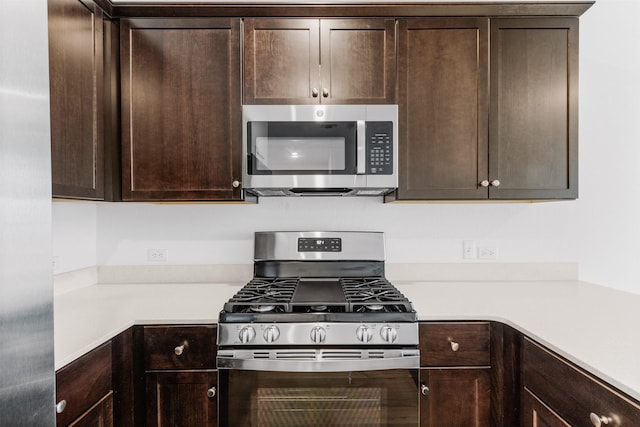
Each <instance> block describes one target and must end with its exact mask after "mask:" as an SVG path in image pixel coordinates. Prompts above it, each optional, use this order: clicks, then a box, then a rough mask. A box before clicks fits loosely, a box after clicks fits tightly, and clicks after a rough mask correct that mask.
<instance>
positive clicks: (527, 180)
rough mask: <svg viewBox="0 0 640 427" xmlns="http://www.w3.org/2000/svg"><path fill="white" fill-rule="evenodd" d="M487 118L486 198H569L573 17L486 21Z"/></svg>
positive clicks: (573, 175) (573, 141)
mask: <svg viewBox="0 0 640 427" xmlns="http://www.w3.org/2000/svg"><path fill="white" fill-rule="evenodd" d="M490 118H491V119H490V120H491V121H490V133H489V134H490V150H491V151H490V155H489V156H490V159H491V166H490V170H489V177H490V178H489V180H490V181H491V183H492V185H491V187H490V190H489V191H490V197H491V198H493V199H572V198H577V196H578V19H577V18H532V19H494V20H492V23H491V110H490ZM496 184H499V185H496Z"/></svg>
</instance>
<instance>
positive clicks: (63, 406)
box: [56, 399, 67, 414]
mask: <svg viewBox="0 0 640 427" xmlns="http://www.w3.org/2000/svg"><path fill="white" fill-rule="evenodd" d="M65 409H67V401H66V400H64V399H62V400H61V401H60V402H58V403H56V414H61V413H63V412H64V410H65Z"/></svg>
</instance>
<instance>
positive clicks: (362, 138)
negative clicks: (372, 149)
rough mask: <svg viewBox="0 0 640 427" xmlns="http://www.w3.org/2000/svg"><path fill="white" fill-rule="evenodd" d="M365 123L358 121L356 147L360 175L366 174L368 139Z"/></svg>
mask: <svg viewBox="0 0 640 427" xmlns="http://www.w3.org/2000/svg"><path fill="white" fill-rule="evenodd" d="M365 126H366V125H365V122H364V120H358V122H357V129H358V140H357V147H356V166H357V172H358V175H362V174H364V173H365V172H366V171H367V170H366V165H365V163H366V161H367V139H366V134H365V130H366V127H365Z"/></svg>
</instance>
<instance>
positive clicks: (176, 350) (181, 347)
mask: <svg viewBox="0 0 640 427" xmlns="http://www.w3.org/2000/svg"><path fill="white" fill-rule="evenodd" d="M186 345H187V343H186V342H185V343H182V344H180V345H179V346H176V348H174V349H173V352H174V353H175V355H176V356H182V353H184V349H185V346H186Z"/></svg>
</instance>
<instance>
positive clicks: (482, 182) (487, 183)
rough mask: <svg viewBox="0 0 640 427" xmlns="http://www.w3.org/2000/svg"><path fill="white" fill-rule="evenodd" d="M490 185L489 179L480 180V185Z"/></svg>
mask: <svg viewBox="0 0 640 427" xmlns="http://www.w3.org/2000/svg"><path fill="white" fill-rule="evenodd" d="M488 186H489V180H488V179H483V180H482V181H480V187H488Z"/></svg>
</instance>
